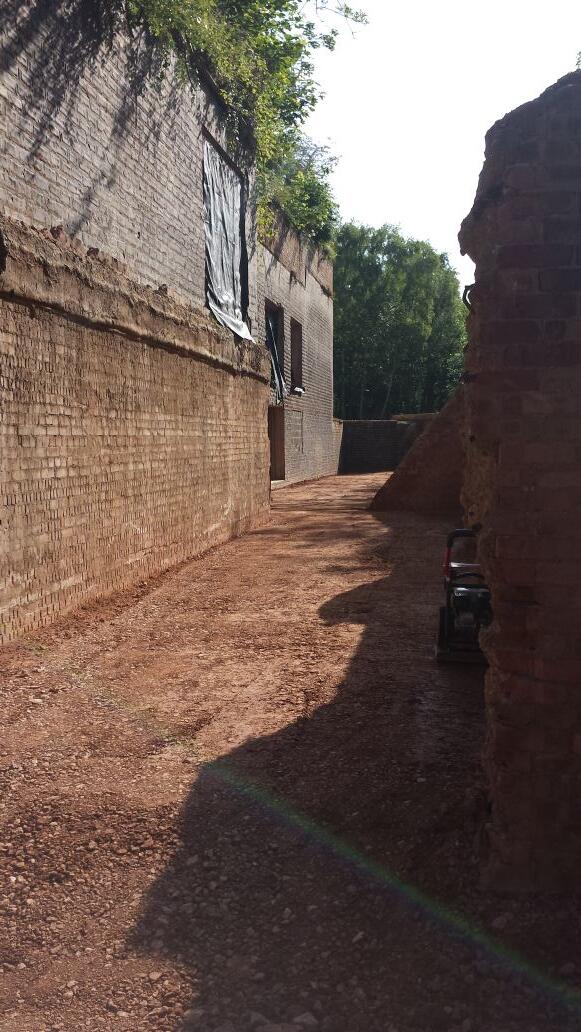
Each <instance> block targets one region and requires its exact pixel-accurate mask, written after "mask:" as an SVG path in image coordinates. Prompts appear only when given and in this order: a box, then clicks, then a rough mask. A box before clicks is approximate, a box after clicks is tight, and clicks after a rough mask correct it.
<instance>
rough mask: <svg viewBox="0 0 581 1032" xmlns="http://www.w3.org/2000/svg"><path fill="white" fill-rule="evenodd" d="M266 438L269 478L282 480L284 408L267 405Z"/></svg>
mask: <svg viewBox="0 0 581 1032" xmlns="http://www.w3.org/2000/svg"><path fill="white" fill-rule="evenodd" d="M268 440H269V441H270V479H271V480H284V408H283V407H282V405H269V406H268Z"/></svg>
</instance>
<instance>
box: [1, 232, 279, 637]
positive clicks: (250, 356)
mask: <svg viewBox="0 0 581 1032" xmlns="http://www.w3.org/2000/svg"><path fill="white" fill-rule="evenodd" d="M0 232H1V234H2V239H3V248H2V251H4V249H5V251H6V252H7V253H6V255H5V257H4V260H3V262H2V263H1V264H2V265H4V264H5V268H4V271H3V272H2V273H1V274H0V386H1V396H0V400H1V409H0V452H1V463H0V478H1V479H0V484H1V501H2V516H1V521H0V533H1V536H2V540H1V549H0V552H1V556H0V640H3V641H6V640H8V639H10V638H12V637H14V636H16V635H18V634H20V633H22V632H24V631H26V630H30V629H32V628H35V627H39V626H42V625H44V624H47V623H50V622H51V621H52V620H53V619H54V618H55V617H56V616H57V615H58V614H59V613H62V612H63V611H64V610H66V609H68V608H70V607H72V606H74V605H76V604H78V603H80V602H82V601H83V600H85V599H87V598H92V597H95V596H97V595H99V594H103V593H106V592H109V591H112V590H116V589H119V588H123V587H126V586H128V585H130V584H132V583H134V582H135V581H137V580H140V579H142V578H144V577H146V576H148V575H150V574H153V573H155V572H158V571H160V570H162V569H164V568H166V567H168V566H170V565H172V564H174V563H177V562H179V561H180V560H183V559H185V558H187V557H190V556H194V555H196V554H197V553H199V552H201V551H202V550H203V549H205V548H208V547H209V546H212V545H215V544H217V543H218V542H221V541H224V540H225V539H227V538H229V537H231V536H233V535H235V534H238V533H240V532H242V531H244V530H247V529H248V528H250V527H253V526H256V525H258V524H260V523H261V522H262V521H263V520H264V519H265V518H266V517H267V514H268V508H269V483H268V439H267V420H266V411H267V404H268V390H269V388H268V383H269V368H268V360H267V357H266V354H265V350H264V348H263V347H261V346H259V345H244V344H242V343H240V342H239V343H235V341H234V339H233V338H232V335H231V334H228V333H226V332H225V331H223V330H221V329H220V328H219V327H218V325H217V324H216V323H215V322H213V321H212V320H210V318H209V317H208V315H207V313H206V312H205V311H203V310H201V309H193V308H189V307H185V306H182V305H180V304H178V303H176V302H174V301H172V300H171V299H170V298H169V297H168V296H167V295H166V294H165V293H164V292H163V291H161V292H160V291H154V290H152V289H147V288H144V287H138V286H136V285H135V284H134V283H132V282H131V281H130V280H129V279H128V278H127V276H125V275H124V274H123V272H122V271H121V270H120V269H119V268H118V267H117V266H116V263H115V262H113V261H107V260H105V259H103V258H100V257H93V258H87V257H86V256H85V254H84V249H81V248H77V250H76V251H75V250H73V249H72V248H71V247H70V246H69V244H68V241H67V240H66V239H62V238H61V240H60V242H55V241H54V240H53V239H52V238H51V236H50V233H48V232H47V233H45V235H43V234H42V233H40V232H35V231H31V230H27V229H25V228H24V227H22V226H20V227H19V226H16V225H14V224H13V223H11V222H10V221H9V220H7V219H0Z"/></svg>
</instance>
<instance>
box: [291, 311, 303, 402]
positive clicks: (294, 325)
mask: <svg viewBox="0 0 581 1032" xmlns="http://www.w3.org/2000/svg"><path fill="white" fill-rule="evenodd" d="M290 329H291V390H294V388H295V387H303V386H304V384H303V328H302V326H301V324H300V322H297V321H296V319H291V326H290Z"/></svg>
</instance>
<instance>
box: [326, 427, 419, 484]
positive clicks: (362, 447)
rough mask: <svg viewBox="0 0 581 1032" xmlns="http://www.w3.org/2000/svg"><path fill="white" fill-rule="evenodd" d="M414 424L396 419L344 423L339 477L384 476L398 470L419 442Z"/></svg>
mask: <svg viewBox="0 0 581 1032" xmlns="http://www.w3.org/2000/svg"><path fill="white" fill-rule="evenodd" d="M416 435H417V430H416V428H415V427H414V424H413V423H409V422H407V421H406V422H403V421H401V422H399V421H398V420H395V419H346V420H344V421H343V433H342V438H341V450H340V455H339V473H382V472H383V471H384V470H392V469H395V468H396V466H398V465H399V463H400V462H401V460H402V458H403V456H404V455H405V453H406V451H407V450H408V448H409V447H411V444H412V443H413V441H414V440H415V437H416Z"/></svg>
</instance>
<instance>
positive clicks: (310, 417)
mask: <svg viewBox="0 0 581 1032" xmlns="http://www.w3.org/2000/svg"><path fill="white" fill-rule="evenodd" d="M258 250H259V255H258V268H259V271H258V282H259V296H260V301H259V308H261V309H263V308H264V300H265V299H267V300H269V301H271V302H273V303H274V304H276V305H280V306H282V308H283V313H284V320H283V322H284V346H283V356H282V359H283V364H284V375H285V380H286V382H287V384H288V385H290V383H291V349H290V342H291V328H290V323H291V319H295V320H296V321H297V322H299V323H300V324H301V326H302V331H303V387H304V388H305V393H304V394H303V395H302V397H292V396H291V397H289V398H287V399H286V400H285V402H284V430H285V480H287V481H288V482H291V483H292V482H296V481H300V480H309V479H313V478H315V477H321V476H327V475H330V474H332V473H336V472H337V468H338V456H339V447H340V440H339V439H338V438H339V435H338V433H337V428H336V426H335V425H334V421H333V298H332V283H333V270H332V265H331V264H330V263H329V262H328V261H326V260H325V259H324V258H322V257H321V256H320V255H318V254H317V252H314V251H313V249H312V248H310V247H309V246H308V245H307V244H305V243H304V242H303V241H302V240H301V239H300V237H299V236H298V235H297V234H296V233H294V232H293V231H292V230H290V229H288V227H284V226H282V227H281V228H280V229H279V233H278V234H277V235H276V236H275V237H274V238H273V239H272V240H270V241H268V246H266V245H262V244H259V249H258Z"/></svg>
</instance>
